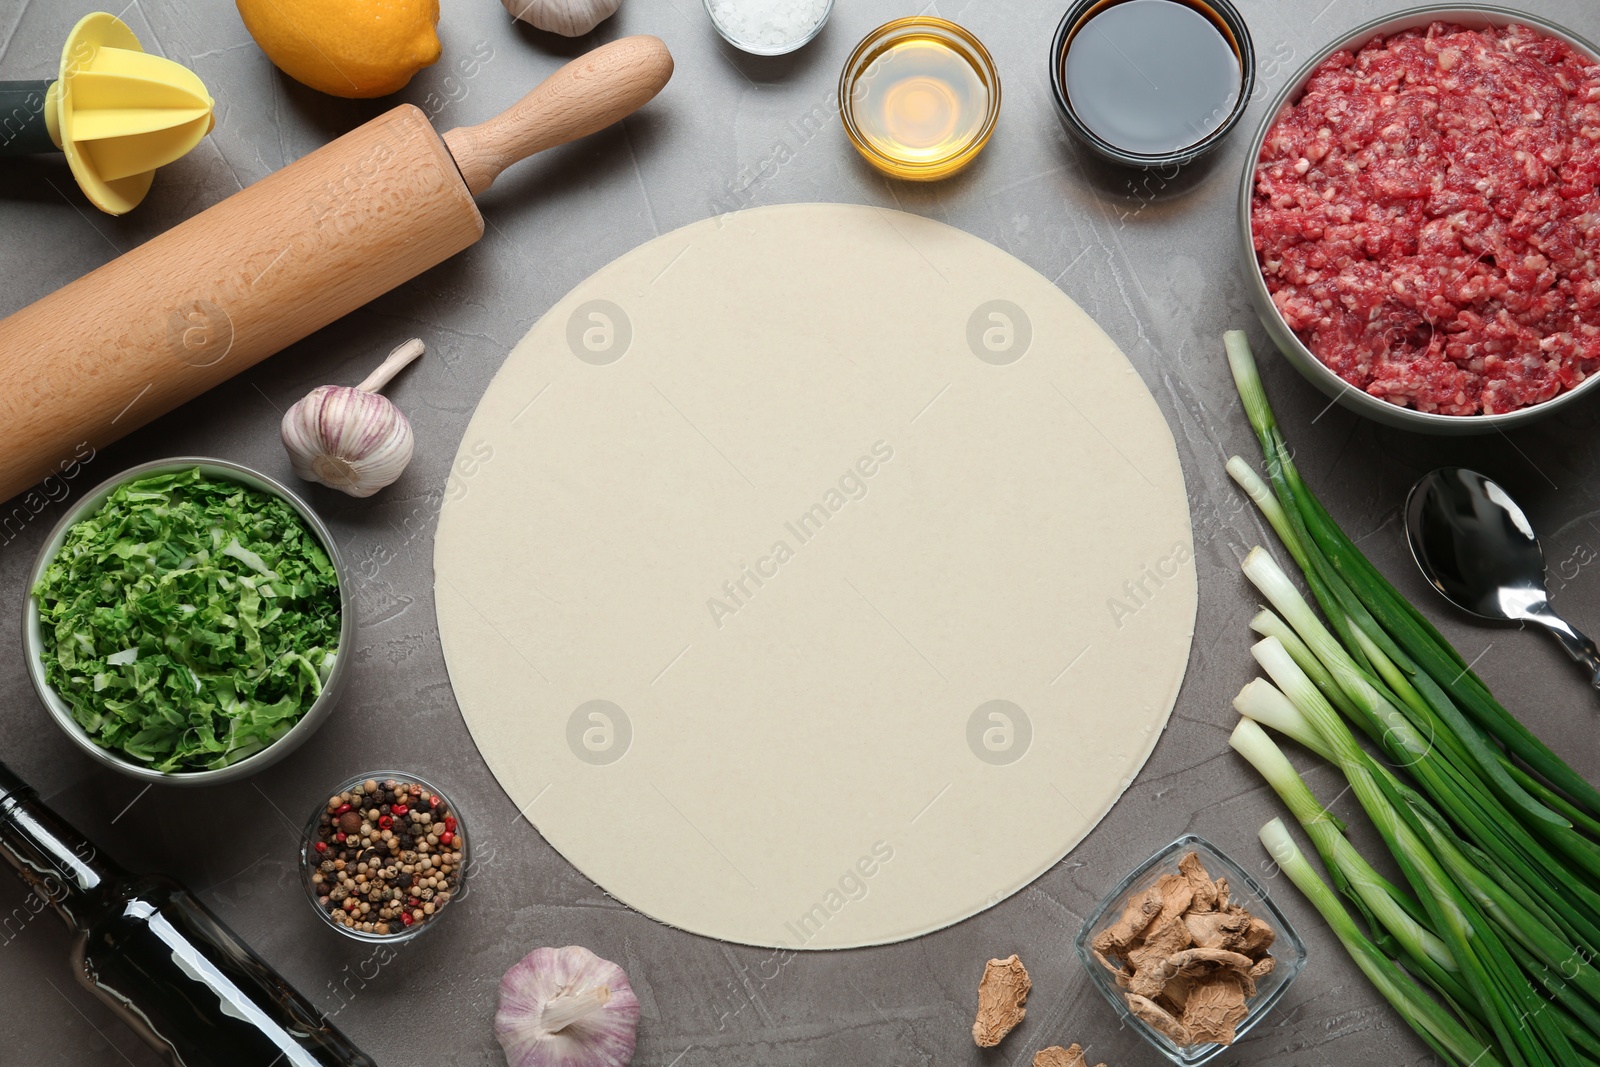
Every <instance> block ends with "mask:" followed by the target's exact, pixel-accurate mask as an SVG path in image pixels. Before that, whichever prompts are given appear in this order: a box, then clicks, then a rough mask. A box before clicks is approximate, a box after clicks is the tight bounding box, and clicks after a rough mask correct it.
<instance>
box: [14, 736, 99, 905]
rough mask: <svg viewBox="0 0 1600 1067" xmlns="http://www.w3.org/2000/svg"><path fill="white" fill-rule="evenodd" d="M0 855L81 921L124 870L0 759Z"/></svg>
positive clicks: (47, 899) (48, 898) (48, 899)
mask: <svg viewBox="0 0 1600 1067" xmlns="http://www.w3.org/2000/svg"><path fill="white" fill-rule="evenodd" d="M0 858H3V859H4V860H5V861H6V862H7V863H10V864H11V865H12V866H13V867H15V868H16V869H17V873H18V874H19V875H21V876H22V880H23V881H24V882H27V883H28V886H29V888H30V889H31V890H32V891H33V893H34V894H36V895H37V897H38V898H39V899H41V900H42V901H44V902H45V903H48V904H50V905H52V906H54V907H55V909H56V910H57V911H58V912H60V913H61V915H62V917H63V918H65V919H66V920H67V922H68V924H70V925H72V926H79V925H81V924H82V923H83V921H84V919H85V917H86V915H87V913H88V912H89V911H91V910H93V907H94V905H95V904H97V903H98V902H99V901H100V900H101V899H102V898H103V897H104V895H105V892H106V890H107V888H108V886H109V885H110V883H112V882H113V881H115V880H116V879H118V878H119V877H121V876H123V874H124V872H123V871H122V869H121V868H120V867H118V866H117V865H116V864H115V863H113V862H112V861H111V860H109V859H107V858H106V857H105V856H103V855H101V854H100V852H99V851H98V850H97V849H96V848H95V847H94V845H93V844H92V843H91V842H90V841H89V839H88V838H86V837H84V836H83V835H82V834H80V833H79V832H78V831H77V830H76V829H74V828H73V827H72V826H71V825H70V824H69V823H68V822H67V821H66V820H65V819H63V818H61V816H59V815H57V814H56V813H55V812H53V811H51V810H50V809H49V808H48V807H46V806H45V805H44V803H43V802H42V801H41V800H40V799H39V795H38V794H37V793H35V792H34V791H33V789H32V788H31V787H30V786H29V785H28V784H27V783H25V782H24V781H23V780H22V779H21V778H19V777H17V775H16V774H15V773H14V772H13V771H12V770H11V769H10V768H9V767H7V766H6V765H5V764H3V763H0Z"/></svg>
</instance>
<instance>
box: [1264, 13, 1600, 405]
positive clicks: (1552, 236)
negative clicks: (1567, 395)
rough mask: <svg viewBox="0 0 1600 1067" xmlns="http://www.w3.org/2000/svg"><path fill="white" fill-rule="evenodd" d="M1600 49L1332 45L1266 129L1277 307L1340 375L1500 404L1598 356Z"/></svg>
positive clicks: (1574, 380)
mask: <svg viewBox="0 0 1600 1067" xmlns="http://www.w3.org/2000/svg"><path fill="white" fill-rule="evenodd" d="M1597 179H1600V65H1597V64H1595V63H1594V62H1592V61H1591V60H1590V59H1588V58H1587V57H1585V56H1583V55H1581V54H1579V53H1578V52H1576V51H1574V50H1573V49H1572V48H1571V47H1569V46H1568V45H1567V44H1566V43H1564V42H1562V41H1559V40H1555V39H1553V38H1550V37H1546V36H1543V35H1541V34H1538V33H1536V32H1535V31H1533V30H1530V29H1528V28H1526V27H1521V26H1510V27H1506V28H1504V29H1494V28H1491V29H1486V30H1469V29H1465V28H1463V27H1461V26H1456V25H1449V24H1445V23H1434V24H1433V25H1431V26H1429V27H1428V28H1427V29H1425V30H1422V29H1418V30H1409V31H1406V32H1403V33H1398V34H1395V35H1393V36H1390V37H1386V38H1378V39H1376V40H1373V41H1372V42H1370V43H1369V44H1367V45H1365V46H1364V47H1362V48H1360V49H1358V50H1357V51H1355V52H1353V53H1352V52H1350V51H1341V52H1336V53H1334V54H1333V55H1332V56H1330V57H1329V58H1328V59H1327V60H1326V61H1325V62H1323V63H1322V64H1321V65H1320V66H1319V67H1318V68H1317V70H1316V72H1315V73H1314V74H1313V75H1312V76H1311V79H1310V81H1309V82H1308V83H1307V84H1306V88H1305V92H1304V94H1303V95H1302V96H1301V98H1300V100H1299V101H1298V102H1297V103H1296V104H1294V105H1293V106H1291V107H1287V108H1285V109H1284V111H1283V113H1282V114H1281V115H1280V116H1279V117H1278V119H1277V121H1276V122H1275V123H1274V125H1273V127H1272V129H1271V130H1270V131H1269V132H1268V135H1267V138H1266V143H1265V145H1264V146H1263V148H1262V152H1261V159H1260V161H1259V163H1258V165H1257V167H1256V185H1255V194H1254V202H1253V205H1252V209H1251V217H1252V229H1253V231H1254V240H1255V248H1256V255H1257V257H1258V260H1259V262H1260V264H1261V270H1262V274H1263V275H1264V277H1265V278H1266V282H1267V288H1268V290H1269V291H1270V292H1271V293H1272V299H1273V303H1275V304H1276V305H1277V307H1278V310H1279V311H1280V312H1282V314H1283V317H1284V319H1285V320H1287V322H1288V324H1289V326H1290V328H1291V329H1293V330H1294V331H1295V333H1296V334H1297V335H1298V336H1299V338H1300V339H1301V340H1302V341H1303V342H1305V344H1306V346H1307V347H1308V348H1310V349H1311V351H1312V352H1313V353H1315V354H1316V356H1317V358H1319V359H1320V360H1322V362H1323V363H1325V364H1327V365H1328V366H1329V367H1330V368H1332V369H1333V370H1334V371H1335V372H1336V373H1337V374H1338V375H1339V376H1340V377H1341V378H1343V379H1344V380H1345V381H1347V382H1349V383H1350V384H1351V385H1353V386H1356V387H1357V388H1360V389H1364V390H1365V391H1367V392H1368V393H1371V394H1372V395H1373V396H1376V397H1381V398H1382V399H1384V400H1387V401H1389V402H1391V403H1394V404H1398V405H1402V406H1406V407H1412V408H1416V409H1417V410H1419V411H1432V412H1442V413H1444V414H1448V415H1473V414H1478V413H1480V412H1481V413H1484V414H1493V413H1499V412H1505V411H1513V410H1515V409H1517V408H1522V407H1526V406H1528V405H1530V404H1537V403H1540V402H1541V401H1545V400H1549V399H1550V398H1551V397H1553V396H1555V395H1556V394H1558V393H1560V392H1562V391H1563V390H1566V389H1570V388H1572V387H1573V386H1574V385H1576V384H1578V383H1579V382H1581V381H1583V380H1584V378H1586V377H1587V376H1589V375H1591V374H1593V373H1595V371H1596V369H1597V368H1600V268H1597V265H1596V262H1595V257H1594V253H1595V251H1597V250H1600V236H1597V230H1600V194H1597V191H1596V182H1597Z"/></svg>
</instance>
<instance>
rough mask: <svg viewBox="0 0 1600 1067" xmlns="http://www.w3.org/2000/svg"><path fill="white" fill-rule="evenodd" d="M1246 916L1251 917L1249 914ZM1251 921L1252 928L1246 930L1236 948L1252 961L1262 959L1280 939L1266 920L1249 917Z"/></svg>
mask: <svg viewBox="0 0 1600 1067" xmlns="http://www.w3.org/2000/svg"><path fill="white" fill-rule="evenodd" d="M1245 914H1246V915H1249V913H1248V912H1246V913H1245ZM1249 919H1250V926H1249V928H1248V929H1247V930H1245V932H1244V936H1243V937H1241V938H1240V939H1239V944H1238V945H1237V946H1236V947H1235V951H1237V952H1243V953H1244V954H1245V955H1246V956H1249V957H1250V958H1251V959H1260V958H1261V957H1262V956H1264V955H1266V954H1267V949H1269V948H1271V947H1272V943H1273V942H1274V941H1276V940H1277V939H1278V932H1277V931H1276V930H1274V929H1273V928H1272V927H1271V926H1270V925H1268V924H1267V923H1266V922H1265V921H1264V920H1262V919H1258V918H1256V917H1255V916H1254V915H1249Z"/></svg>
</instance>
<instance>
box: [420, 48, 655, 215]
mask: <svg viewBox="0 0 1600 1067" xmlns="http://www.w3.org/2000/svg"><path fill="white" fill-rule="evenodd" d="M671 77H672V53H671V52H669V51H667V46H666V44H665V43H664V42H663V41H662V40H661V39H660V38H659V37H651V36H649V35H647V34H645V35H640V36H636V37H624V38H622V39H621V40H618V41H612V42H611V43H610V44H606V45H601V46H600V47H599V48H596V49H595V50H594V51H592V52H589V53H587V54H586V55H582V56H579V57H578V58H577V59H574V60H573V61H572V62H571V63H568V64H567V65H566V66H564V67H562V68H561V69H560V70H558V71H556V72H555V73H554V74H552V75H550V77H548V78H546V79H545V80H544V81H542V82H540V83H539V84H538V85H536V86H534V88H533V91H532V92H530V93H528V95H527V96H524V97H523V98H522V99H521V100H518V101H517V102H516V103H515V104H513V105H511V107H509V108H507V109H506V110H505V111H503V112H501V113H500V114H499V115H496V116H495V117H494V118H492V119H490V120H489V121H488V122H484V123H481V124H479V125H477V126H461V127H458V128H457V129H454V130H451V131H450V132H449V133H447V134H445V135H444V143H445V146H446V147H447V148H449V149H450V154H451V155H452V156H453V157H455V161H456V166H457V168H459V169H460V171H461V177H462V178H463V179H464V180H465V181H466V183H467V188H468V189H469V190H470V191H471V192H472V195H473V196H477V195H479V194H480V193H482V192H483V191H484V190H485V189H487V188H489V186H490V185H491V184H493V183H494V180H495V179H496V178H498V177H499V176H500V172H501V171H503V170H505V169H506V168H507V167H509V166H511V164H513V163H516V162H517V161H518V160H522V159H526V158H527V157H529V156H531V155H533V154H534V153H535V152H542V151H544V150H545V149H546V148H553V147H555V146H556V145H559V144H566V143H567V142H568V141H574V140H577V139H578V138H579V137H585V136H587V135H589V134H591V133H595V132H597V131H599V130H603V129H605V128H606V127H607V126H610V125H611V124H612V123H615V122H618V121H620V120H622V119H624V118H626V117H627V116H629V115H631V114H632V113H633V112H635V111H637V110H638V109H639V108H640V107H643V106H644V105H645V104H646V103H648V102H649V101H650V100H651V98H653V97H654V96H655V95H656V94H657V93H659V92H660V91H661V89H662V87H663V86H665V85H666V84H667V81H668V79H670V78H671Z"/></svg>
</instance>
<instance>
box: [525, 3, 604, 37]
mask: <svg viewBox="0 0 1600 1067" xmlns="http://www.w3.org/2000/svg"><path fill="white" fill-rule="evenodd" d="M500 2H501V3H502V4H504V5H505V9H506V10H507V11H509V12H511V14H513V15H515V16H516V17H517V18H519V19H521V20H522V21H523V22H526V23H527V24H528V25H530V26H536V27H538V28H539V29H541V30H549V31H550V32H551V33H559V34H561V35H562V36H563V37H582V36H583V35H584V34H586V33H588V32H589V31H590V30H592V29H594V28H595V27H596V26H598V25H600V24H601V23H602V22H604V21H605V20H606V19H608V18H610V17H611V16H612V15H614V14H616V13H617V8H618V7H620V6H621V5H622V0H500Z"/></svg>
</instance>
